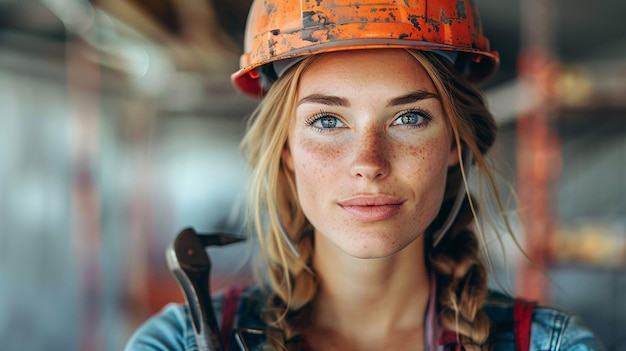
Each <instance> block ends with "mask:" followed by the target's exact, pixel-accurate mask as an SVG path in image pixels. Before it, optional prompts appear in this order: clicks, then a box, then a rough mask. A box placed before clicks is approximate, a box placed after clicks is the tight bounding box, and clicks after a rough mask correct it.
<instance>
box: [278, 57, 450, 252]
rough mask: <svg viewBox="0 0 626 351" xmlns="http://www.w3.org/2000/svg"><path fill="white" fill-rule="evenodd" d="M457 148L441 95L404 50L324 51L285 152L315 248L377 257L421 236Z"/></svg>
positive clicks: (305, 87)
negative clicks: (328, 246) (325, 246)
mask: <svg viewBox="0 0 626 351" xmlns="http://www.w3.org/2000/svg"><path fill="white" fill-rule="evenodd" d="M452 144H453V143H452V137H451V131H450V128H449V126H448V123H447V121H446V117H445V116H444V112H443V108H442V102H441V100H440V97H439V95H438V94H437V92H436V90H435V87H434V85H433V83H432V81H431V79H430V78H429V77H428V75H427V73H426V72H425V71H424V69H423V68H422V67H421V66H420V65H419V64H418V63H417V61H416V60H415V59H414V58H413V57H412V56H410V55H409V54H408V53H407V52H406V51H404V50H395V49H381V50H354V51H344V52H338V53H330V54H323V55H320V57H318V58H317V59H316V60H315V61H313V62H312V63H311V65H310V67H308V69H307V70H306V71H305V72H304V74H303V75H302V77H301V81H300V84H299V89H298V96H297V105H296V109H295V114H294V116H293V117H292V120H291V123H290V130H289V137H288V142H287V146H286V147H285V149H284V152H283V161H284V163H285V165H286V167H287V169H288V170H289V171H291V172H293V174H294V176H295V181H296V186H297V191H298V199H299V201H300V204H301V206H302V209H303V211H304V214H305V215H306V217H307V218H308V220H309V221H310V222H311V223H312V225H313V226H314V227H315V235H316V238H315V240H316V246H318V243H322V242H323V243H326V244H331V245H332V246H331V247H334V248H337V249H339V250H340V251H343V252H345V253H346V254H348V255H350V256H353V257H358V258H379V257H387V256H390V255H393V254H394V253H396V252H398V251H400V250H402V249H403V248H404V247H406V246H407V245H408V244H410V243H411V242H413V241H414V240H416V239H417V238H421V235H422V233H423V232H424V230H425V229H426V227H427V226H428V225H429V224H430V222H431V221H432V220H433V219H434V218H435V215H436V214H437V212H438V210H439V207H440V206H441V202H442V198H443V194H444V188H445V184H446V172H447V168H448V166H451V165H453V164H455V163H457V161H458V159H457V153H456V149H455V148H454V147H453V146H452Z"/></svg>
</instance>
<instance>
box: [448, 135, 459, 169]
mask: <svg viewBox="0 0 626 351" xmlns="http://www.w3.org/2000/svg"><path fill="white" fill-rule="evenodd" d="M458 164H459V149H458V146H457V144H456V141H454V140H453V141H452V146H451V147H450V155H449V156H448V167H453V166H456V165H458Z"/></svg>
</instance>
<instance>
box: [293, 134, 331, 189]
mask: <svg viewBox="0 0 626 351" xmlns="http://www.w3.org/2000/svg"><path fill="white" fill-rule="evenodd" d="M291 152H292V155H293V159H294V164H295V168H296V176H300V177H307V176H308V175H311V176H312V177H315V178H316V179H318V180H321V179H323V178H325V177H328V176H329V175H332V174H333V173H334V172H337V169H336V166H337V164H338V163H337V161H338V159H339V158H340V157H341V150H340V148H339V147H335V146H332V145H328V144H323V143H319V142H316V141H313V140H308V139H304V140H297V141H295V142H294V144H293V145H292V146H291ZM298 172H302V173H303V174H300V175H298Z"/></svg>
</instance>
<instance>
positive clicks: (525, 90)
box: [0, 0, 626, 351]
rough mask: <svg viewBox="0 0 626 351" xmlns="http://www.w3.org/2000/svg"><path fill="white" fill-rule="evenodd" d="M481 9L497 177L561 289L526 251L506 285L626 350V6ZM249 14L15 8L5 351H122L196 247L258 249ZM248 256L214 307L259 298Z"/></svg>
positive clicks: (236, 4) (145, 1)
mask: <svg viewBox="0 0 626 351" xmlns="http://www.w3.org/2000/svg"><path fill="white" fill-rule="evenodd" d="M475 2H476V4H477V6H478V7H479V9H480V11H481V14H482V17H483V25H484V29H485V32H486V36H487V37H488V38H490V40H491V44H492V47H493V48H495V49H497V50H498V51H499V52H500V55H501V59H502V65H501V69H500V71H499V72H498V73H497V75H496V76H494V77H493V78H492V79H491V80H490V81H489V82H488V83H486V84H485V86H484V88H485V92H486V95H487V98H488V101H489V104H490V106H491V108H492V111H493V112H494V115H495V116H496V119H497V121H498V123H499V126H500V129H501V134H500V139H499V140H498V142H497V144H496V146H495V147H494V150H493V157H494V160H496V161H495V165H496V167H497V168H498V169H499V170H500V171H501V172H502V173H503V176H504V178H505V179H509V180H510V184H509V185H510V187H511V188H512V189H513V190H515V191H516V192H517V194H518V200H519V205H520V206H519V212H518V214H519V215H518V214H514V215H512V221H513V223H514V224H515V229H516V231H517V232H518V239H519V240H520V242H521V243H522V244H523V245H524V247H525V249H526V251H527V252H528V254H529V255H530V257H531V258H532V259H533V261H534V262H536V264H537V265H538V267H539V268H542V269H544V270H545V271H546V272H547V273H548V274H547V275H544V274H542V273H541V272H540V271H539V270H537V269H533V268H532V267H531V266H530V265H529V264H528V263H527V262H526V261H525V260H523V259H520V255H519V254H518V253H517V252H516V250H515V248H514V247H513V245H511V243H510V240H509V241H505V243H504V244H505V245H504V246H505V248H506V250H505V252H506V253H505V255H499V256H498V255H495V257H496V258H495V263H496V269H497V271H498V272H499V274H501V275H502V277H501V279H500V281H499V282H498V284H502V285H505V286H506V287H508V289H510V291H512V292H515V293H517V294H520V295H522V296H525V297H528V298H533V299H535V300H539V301H542V302H545V303H549V304H553V305H556V306H558V307H561V308H564V309H568V310H571V311H573V312H575V313H578V314H579V315H581V316H582V317H583V318H584V319H585V320H586V322H587V323H588V324H589V325H590V326H591V328H592V329H594V330H595V331H596V333H597V334H598V335H599V336H600V337H601V339H602V340H603V342H604V343H605V346H606V348H607V350H609V351H617V350H626V333H624V331H626V299H624V298H623V295H621V293H625V292H626V270H625V268H626V36H625V35H624V33H626V21H625V20H624V18H623V16H624V14H625V13H626V2H623V1H618V0H599V1H593V2H590V1H588V0H559V1H543V0H508V1H501V0H475ZM249 5H250V0H194V1H192V0H126V1H123V0H39V1H38V0H0V108H1V109H0V345H1V346H0V348H1V349H2V350H10V351H13V350H15V351H17V350H93V351H101V350H120V349H122V348H123V346H124V344H125V342H126V341H127V339H128V337H129V336H130V334H131V333H132V331H133V330H134V329H135V328H136V327H137V326H138V325H139V324H140V323H141V322H142V321H144V320H145V319H146V318H148V316H150V315H152V314H154V313H155V312H157V311H158V310H159V309H160V308H161V307H162V306H163V305H164V304H166V303H167V302H169V301H183V298H182V295H181V293H180V290H179V288H178V286H177V284H176V282H175V280H174V278H173V277H172V275H171V274H170V273H169V271H168V268H167V265H166V263H165V256H164V252H165V249H166V247H167V246H168V245H169V244H170V243H171V242H172V240H173V239H174V237H175V236H176V234H177V233H178V232H179V231H180V230H181V229H183V228H184V227H188V226H193V227H195V228H196V229H197V230H199V231H217V230H226V231H230V232H233V233H240V234H241V233H243V227H242V213H241V204H242V203H243V202H244V201H245V191H244V182H245V177H246V168H245V165H244V164H243V162H242V160H241V157H240V154H239V150H238V142H239V139H240V138H241V136H242V132H243V130H244V125H245V117H246V116H247V115H248V114H249V113H250V111H251V110H252V108H253V107H254V105H255V101H253V100H251V99H248V98H245V97H243V96H242V95H241V94H239V93H237V92H236V91H235V90H234V88H232V86H231V84H230V81H229V75H230V73H231V72H233V71H234V70H236V69H237V66H238V58H239V55H240V54H241V47H242V38H243V28H244V24H245V18H246V15H247V11H248V8H249ZM506 186H507V184H506V183H503V189H504V190H505V192H508V188H507V187H506ZM495 246H497V245H495ZM511 247H513V248H512V249H511ZM250 250H251V245H250V244H243V245H242V244H238V245H235V246H233V247H230V248H224V249H215V250H213V251H212V253H211V255H212V256H211V257H212V258H213V262H214V275H213V277H212V279H213V280H212V287H213V288H214V289H219V288H221V287H224V286H227V285H233V284H235V285H246V284H249V283H250V282H251V276H250V273H249V271H250V270H249V265H250V259H248V258H247V257H249V251H250ZM503 256H504V257H503ZM494 284H496V283H494Z"/></svg>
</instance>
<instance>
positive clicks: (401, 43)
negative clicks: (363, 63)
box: [231, 0, 498, 97]
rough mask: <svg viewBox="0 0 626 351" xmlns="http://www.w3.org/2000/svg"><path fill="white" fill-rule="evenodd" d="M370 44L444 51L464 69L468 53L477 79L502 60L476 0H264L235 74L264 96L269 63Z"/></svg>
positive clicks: (251, 19)
mask: <svg viewBox="0 0 626 351" xmlns="http://www.w3.org/2000/svg"><path fill="white" fill-rule="evenodd" d="M368 48H371V49H373V48H409V49H416V50H428V51H436V52H439V53H442V54H444V56H447V57H449V58H450V59H451V60H453V61H456V63H457V67H460V65H458V61H459V60H458V59H459V58H461V57H462V58H463V60H464V62H463V64H462V67H460V68H459V70H460V71H461V72H460V73H461V74H462V75H464V76H465V77H466V78H467V79H469V80H470V81H473V82H481V81H484V80H485V79H486V78H487V77H489V76H490V75H491V74H492V73H493V72H495V70H496V68H497V66H498V53H497V52H496V51H491V49H490V47H489V40H487V38H485V37H484V36H483V33H482V25H481V22H480V18H479V16H478V11H477V9H476V7H475V6H474V0H359V1H348V0H343V1H342V0H256V1H254V2H253V4H252V7H251V9H250V13H249V15H248V23H247V25H246V34H245V42H244V53H243V55H242V56H241V60H240V69H239V70H238V71H237V72H235V73H233V74H232V76H231V78H232V81H233V83H234V85H235V86H236V87H237V88H238V89H239V90H241V91H242V92H244V93H246V94H248V95H252V96H256V97H260V96H262V95H263V93H264V91H265V90H266V89H267V88H268V87H269V83H268V82H267V78H266V77H264V76H266V74H264V72H268V66H270V69H269V71H271V72H274V73H273V74H274V76H277V75H276V74H275V71H276V70H277V69H275V68H274V66H276V65H277V64H278V65H280V64H281V63H282V67H283V68H284V67H285V62H293V61H295V60H298V58H301V57H305V56H308V55H311V54H318V53H323V52H332V51H341V50H354V49H368ZM270 63H273V64H272V65H268V64H270ZM270 75H271V74H270ZM274 78H275V77H274ZM270 80H271V79H270Z"/></svg>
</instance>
